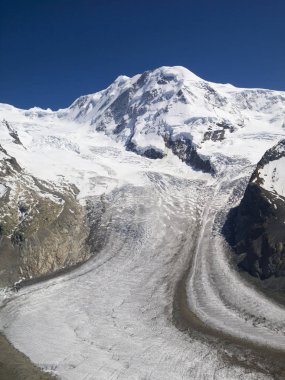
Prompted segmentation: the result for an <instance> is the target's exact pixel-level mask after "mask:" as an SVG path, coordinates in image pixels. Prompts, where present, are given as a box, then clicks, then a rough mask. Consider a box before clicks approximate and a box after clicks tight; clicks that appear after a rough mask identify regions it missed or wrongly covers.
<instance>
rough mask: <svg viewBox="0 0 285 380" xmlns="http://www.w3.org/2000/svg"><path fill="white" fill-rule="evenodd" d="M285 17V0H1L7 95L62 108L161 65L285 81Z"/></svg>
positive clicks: (247, 81)
mask: <svg viewBox="0 0 285 380" xmlns="http://www.w3.org/2000/svg"><path fill="white" fill-rule="evenodd" d="M284 16H285V1H283V0H271V1H269V0H246V1H245V0H234V1H233V0H193V1H192V0H175V1H174V0H173V1H170V0H163V1H162V0H152V1H151V0H146V1H140V0H132V1H131V0H0V102H2V103H10V104H13V105H15V106H17V107H22V108H29V107H32V106H34V105H37V106H40V107H43V108H47V107H51V108H52V109H57V108H63V107H66V106H68V105H69V104H70V103H71V102H72V101H73V100H74V99H75V98H77V97H78V96H80V95H82V94H87V93H92V92H96V91H98V90H101V89H102V88H105V87H106V86H108V85H109V84H110V83H111V82H112V81H113V80H114V79H115V78H116V77H117V76H118V75H120V74H124V75H129V76H132V75H135V74H137V73H140V72H143V71H145V70H148V69H152V68H156V67H159V66H163V65H182V66H185V67H187V68H188V69H189V70H191V71H193V72H194V73H195V74H197V75H199V76H201V77H202V78H204V79H207V80H210V81H213V82H223V83H228V82H229V83H232V84H234V85H236V86H240V87H263V88H272V89H279V90H285V32H284V25H285V24H284Z"/></svg>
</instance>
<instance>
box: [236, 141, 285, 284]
mask: <svg viewBox="0 0 285 380" xmlns="http://www.w3.org/2000/svg"><path fill="white" fill-rule="evenodd" d="M284 185H285V140H281V141H280V142H279V143H278V144H277V145H275V146H274V147H273V148H272V149H269V150H268V151H267V152H266V153H265V154H264V156H263V157H262V159H261V160H260V162H259V163H258V165H257V167H256V170H255V171H254V173H253V175H252V177H251V179H250V182H249V184H248V186H247V188H246V190H245V193H244V196H243V198H242V201H241V203H240V205H239V206H238V208H237V209H236V212H235V216H234V218H233V242H232V243H233V245H234V247H235V250H236V252H237V253H238V254H240V255H243V256H241V257H242V259H241V261H240V264H239V265H240V267H241V268H243V269H245V270H246V271H248V272H249V273H250V274H251V275H253V276H256V277H259V278H261V279H266V278H269V277H271V276H285V192H284V191H285V186H284Z"/></svg>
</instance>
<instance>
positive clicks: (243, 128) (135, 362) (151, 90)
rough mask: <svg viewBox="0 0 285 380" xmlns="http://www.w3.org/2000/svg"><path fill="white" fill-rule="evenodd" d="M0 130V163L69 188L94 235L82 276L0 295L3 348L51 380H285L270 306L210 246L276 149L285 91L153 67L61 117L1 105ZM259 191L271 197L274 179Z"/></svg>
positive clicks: (281, 334)
mask: <svg viewBox="0 0 285 380" xmlns="http://www.w3.org/2000/svg"><path fill="white" fill-rule="evenodd" d="M0 120H5V122H2V123H1V126H0V144H1V146H2V147H3V148H4V149H5V151H6V152H8V154H9V155H10V156H11V157H15V158H16V160H17V162H18V163H19V164H20V165H21V167H22V168H24V170H25V172H27V173H30V174H31V175H33V176H34V177H35V178H39V179H42V180H45V181H49V182H50V183H54V184H56V185H57V186H59V187H61V186H65V184H73V185H75V186H76V187H77V188H78V190H79V193H78V195H77V198H78V200H79V202H80V204H81V205H82V206H83V207H87V209H88V213H89V217H90V221H91V223H93V226H95V227H96V228H95V227H94V239H95V240H96V247H97V249H96V252H95V253H94V255H92V256H91V258H90V259H89V260H88V261H87V262H85V263H84V264H82V265H81V266H79V267H77V268H75V269H73V270H71V271H69V272H67V273H65V274H62V275H59V276H57V277H54V278H50V279H47V280H45V281H42V282H36V283H34V284H31V285H28V286H23V287H22V288H21V289H20V290H19V292H14V291H12V290H10V289H8V288H6V289H2V290H1V293H0V295H1V306H0V330H1V331H2V332H3V333H4V334H5V335H6V336H7V338H8V339H9V340H10V341H11V342H12V344H13V345H14V346H15V347H16V348H17V349H19V350H20V351H21V352H23V353H25V354H26V355H27V356H28V357H29V358H30V359H31V360H32V362H34V363H35V364H36V365H38V366H40V367H41V368H42V369H44V370H45V371H50V372H51V373H53V374H55V375H57V376H58V377H59V378H61V379H64V380H101V379H102V380H103V379H126V380H128V379H130V380H131V379H139V380H143V379H144V380H146V379H149V380H150V379H154V380H156V379H161V380H168V379H169V380H174V379H177V380H178V379H197V380H200V379H213V380H214V379H252V380H254V379H276V378H277V379H282V378H284V377H285V367H284V364H283V363H282V358H283V359H284V355H285V308H284V305H282V304H281V303H279V302H277V301H276V300H274V299H272V298H270V297H269V296H267V295H266V294H264V292H261V291H260V289H259V288H258V287H256V286H254V285H253V284H252V283H251V282H250V281H248V280H247V279H246V278H244V276H242V275H241V273H240V272H239V271H237V269H236V263H235V258H234V255H233V254H232V252H231V251H230V248H229V247H228V245H227V243H226V241H225V239H224V237H223V235H222V234H221V229H222V227H223V224H224V222H225V220H226V217H227V213H228V212H229V210H230V209H231V208H232V207H235V206H237V204H238V203H239V202H240V200H241V198H242V196H243V193H244V190H245V188H246V185H247V183H248V181H249V178H250V176H251V175H252V172H253V171H254V169H255V167H256V164H257V163H258V161H259V160H260V159H261V157H262V156H263V154H264V153H265V151H267V150H268V149H270V148H271V147H272V146H273V145H275V144H276V143H277V142H278V141H279V140H281V139H282V138H284V136H285V93H284V92H280V91H271V90H261V89H252V90H251V89H238V88H235V87H233V86H231V85H229V84H214V83H210V82H207V81H204V80H202V79H201V78H198V77H197V76H195V75H194V74H192V73H191V72H189V71H188V70H186V69H184V68H181V67H173V68H170V67H162V68H159V69H156V70H154V71H150V72H146V73H144V74H142V75H137V76H135V77H133V78H128V77H124V76H122V77H119V78H118V79H116V80H115V82H114V83H113V84H112V85H111V86H110V87H108V88H107V89H106V90H103V91H101V92H99V93H96V94H91V95H87V96H83V97H81V98H79V99H78V100H76V101H75V102H74V103H73V104H72V105H71V106H70V107H69V108H67V109H64V110H59V111H51V110H41V109H39V108H33V109H30V110H20V109H16V108H14V107H12V106H9V105H4V104H2V105H0ZM6 122H7V123H9V125H10V126H11V128H13V129H12V132H11V128H10V129H9V128H7V125H6ZM15 136H17V138H18V139H19V141H18V140H17V139H15ZM19 142H20V143H19ZM270 165H271V164H270ZM278 165H279V173H282V169H283V171H284V159H283V158H282V159H281V160H280V162H279V164H278ZM266 170H267V169H266ZM280 175H281V174H280ZM267 180H268V181H270V179H268V177H267ZM268 181H267V182H266V181H265V184H264V186H265V187H266V188H271V186H273V185H274V186H275V187H274V189H276V191H277V192H278V193H279V194H280V195H281V196H284V194H285V192H284V183H285V181H284V177H282V176H281V178H279V177H278V180H276V181H275V182H274V184H273V185H272V183H271V182H270V183H268ZM8 185H9V184H6V183H3V184H0V198H1V197H3V196H4V195H5V192H6V186H8ZM91 228H92V226H91ZM98 247H99V248H98Z"/></svg>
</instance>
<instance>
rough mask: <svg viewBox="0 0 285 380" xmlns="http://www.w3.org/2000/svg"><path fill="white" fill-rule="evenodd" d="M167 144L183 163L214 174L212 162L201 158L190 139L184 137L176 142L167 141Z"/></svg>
mask: <svg viewBox="0 0 285 380" xmlns="http://www.w3.org/2000/svg"><path fill="white" fill-rule="evenodd" d="M165 144H166V146H167V147H168V148H169V149H171V150H172V152H173V153H174V154H175V155H176V156H178V157H179V158H180V159H181V160H182V161H183V162H185V163H186V164H187V165H189V166H191V167H192V168H193V169H195V170H201V171H203V172H205V173H211V174H214V169H213V167H212V165H211V163H210V160H208V159H203V158H201V157H200V156H199V154H198V153H197V151H196V148H195V146H194V145H193V143H192V141H191V140H190V139H186V138H184V137H181V138H179V139H176V140H172V139H166V140H165Z"/></svg>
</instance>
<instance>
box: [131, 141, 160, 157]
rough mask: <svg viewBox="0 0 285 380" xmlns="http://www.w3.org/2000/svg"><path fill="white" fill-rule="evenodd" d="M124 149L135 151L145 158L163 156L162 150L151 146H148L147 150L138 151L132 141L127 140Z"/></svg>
mask: <svg viewBox="0 0 285 380" xmlns="http://www.w3.org/2000/svg"><path fill="white" fill-rule="evenodd" d="M126 149H127V150H130V151H131V152H134V153H137V154H139V155H141V156H144V157H147V158H151V159H153V160H156V159H158V158H163V153H162V152H159V151H157V150H155V149H153V148H149V149H147V150H145V151H144V152H142V151H140V150H138V149H137V147H136V145H135V144H134V143H133V142H132V141H129V142H128V143H127V144H126Z"/></svg>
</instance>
